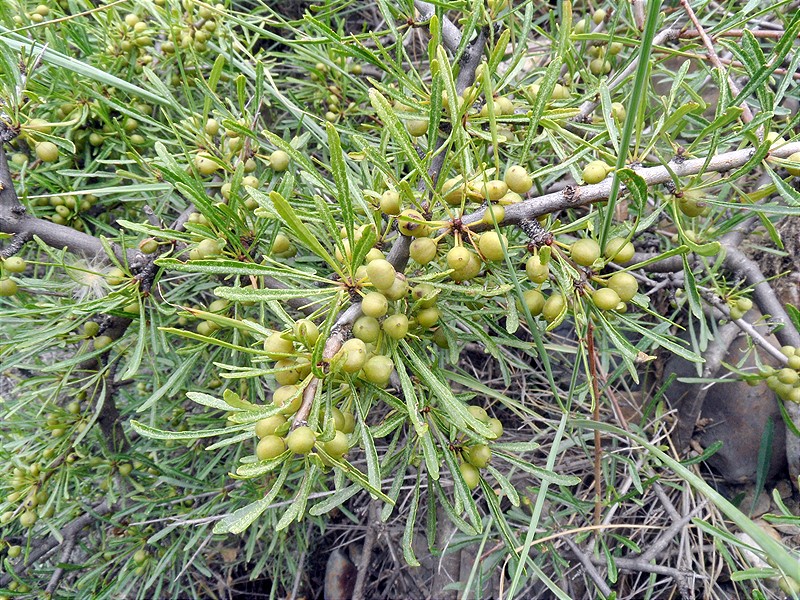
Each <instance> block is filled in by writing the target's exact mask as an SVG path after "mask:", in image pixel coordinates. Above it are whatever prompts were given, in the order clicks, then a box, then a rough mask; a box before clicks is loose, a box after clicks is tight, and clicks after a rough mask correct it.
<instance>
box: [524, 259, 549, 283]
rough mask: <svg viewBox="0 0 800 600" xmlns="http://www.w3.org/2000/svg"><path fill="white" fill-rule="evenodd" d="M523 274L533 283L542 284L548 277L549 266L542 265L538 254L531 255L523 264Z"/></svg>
mask: <svg viewBox="0 0 800 600" xmlns="http://www.w3.org/2000/svg"><path fill="white" fill-rule="evenodd" d="M525 274H526V275H527V276H528V279H530V280H531V281H532V282H533V283H544V282H545V281H547V278H548V277H549V275H550V266H549V265H547V264H542V259H541V258H540V257H539V255H538V254H533V255H531V256H530V258H528V261H527V262H526V263H525Z"/></svg>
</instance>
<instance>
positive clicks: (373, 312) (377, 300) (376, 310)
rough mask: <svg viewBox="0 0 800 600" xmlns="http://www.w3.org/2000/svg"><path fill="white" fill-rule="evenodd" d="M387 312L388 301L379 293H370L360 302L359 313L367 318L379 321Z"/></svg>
mask: <svg viewBox="0 0 800 600" xmlns="http://www.w3.org/2000/svg"><path fill="white" fill-rule="evenodd" d="M387 310H389V301H388V300H387V299H386V296H384V295H383V294H381V293H380V292H370V293H368V294H367V295H366V296H364V299H363V300H362V301H361V312H363V313H364V314H365V315H367V316H368V317H374V318H376V319H380V318H381V317H382V316H383V315H385V314H386V311H387Z"/></svg>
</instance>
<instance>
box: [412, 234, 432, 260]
mask: <svg viewBox="0 0 800 600" xmlns="http://www.w3.org/2000/svg"><path fill="white" fill-rule="evenodd" d="M436 250H437V245H436V241H435V240H433V239H431V238H427V237H425V238H416V239H414V240H413V241H412V242H411V245H410V246H409V248H408V254H409V256H410V257H411V259H412V260H414V261H415V262H417V263H419V264H420V265H427V264H428V263H429V262H431V261H432V260H433V259H434V258H436Z"/></svg>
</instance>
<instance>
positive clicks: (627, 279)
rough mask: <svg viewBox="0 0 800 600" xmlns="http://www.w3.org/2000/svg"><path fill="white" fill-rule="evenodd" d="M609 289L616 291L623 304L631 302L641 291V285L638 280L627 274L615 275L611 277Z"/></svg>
mask: <svg viewBox="0 0 800 600" xmlns="http://www.w3.org/2000/svg"><path fill="white" fill-rule="evenodd" d="M608 287H609V289H612V290H614V291H615V292H616V293H617V295H618V296H619V299H620V300H622V301H623V302H628V301H629V300H631V299H632V298H633V297H634V296H635V295H636V292H638V291H639V283H638V282H637V281H636V278H635V277H634V276H633V275H631V274H630V273H625V272H619V273H614V274H613V275H612V276H611V277H609V279H608Z"/></svg>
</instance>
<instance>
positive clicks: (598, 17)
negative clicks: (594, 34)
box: [592, 8, 606, 25]
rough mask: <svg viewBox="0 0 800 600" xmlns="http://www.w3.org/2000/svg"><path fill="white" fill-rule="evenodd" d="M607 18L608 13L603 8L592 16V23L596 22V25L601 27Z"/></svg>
mask: <svg viewBox="0 0 800 600" xmlns="http://www.w3.org/2000/svg"><path fill="white" fill-rule="evenodd" d="M605 18H606V11H604V10H603V9H602V8H598V9H597V10H596V11H594V13H593V14H592V21H594V23H595V25H599V24H600V23H602V22H603V21H604V20H605Z"/></svg>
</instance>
